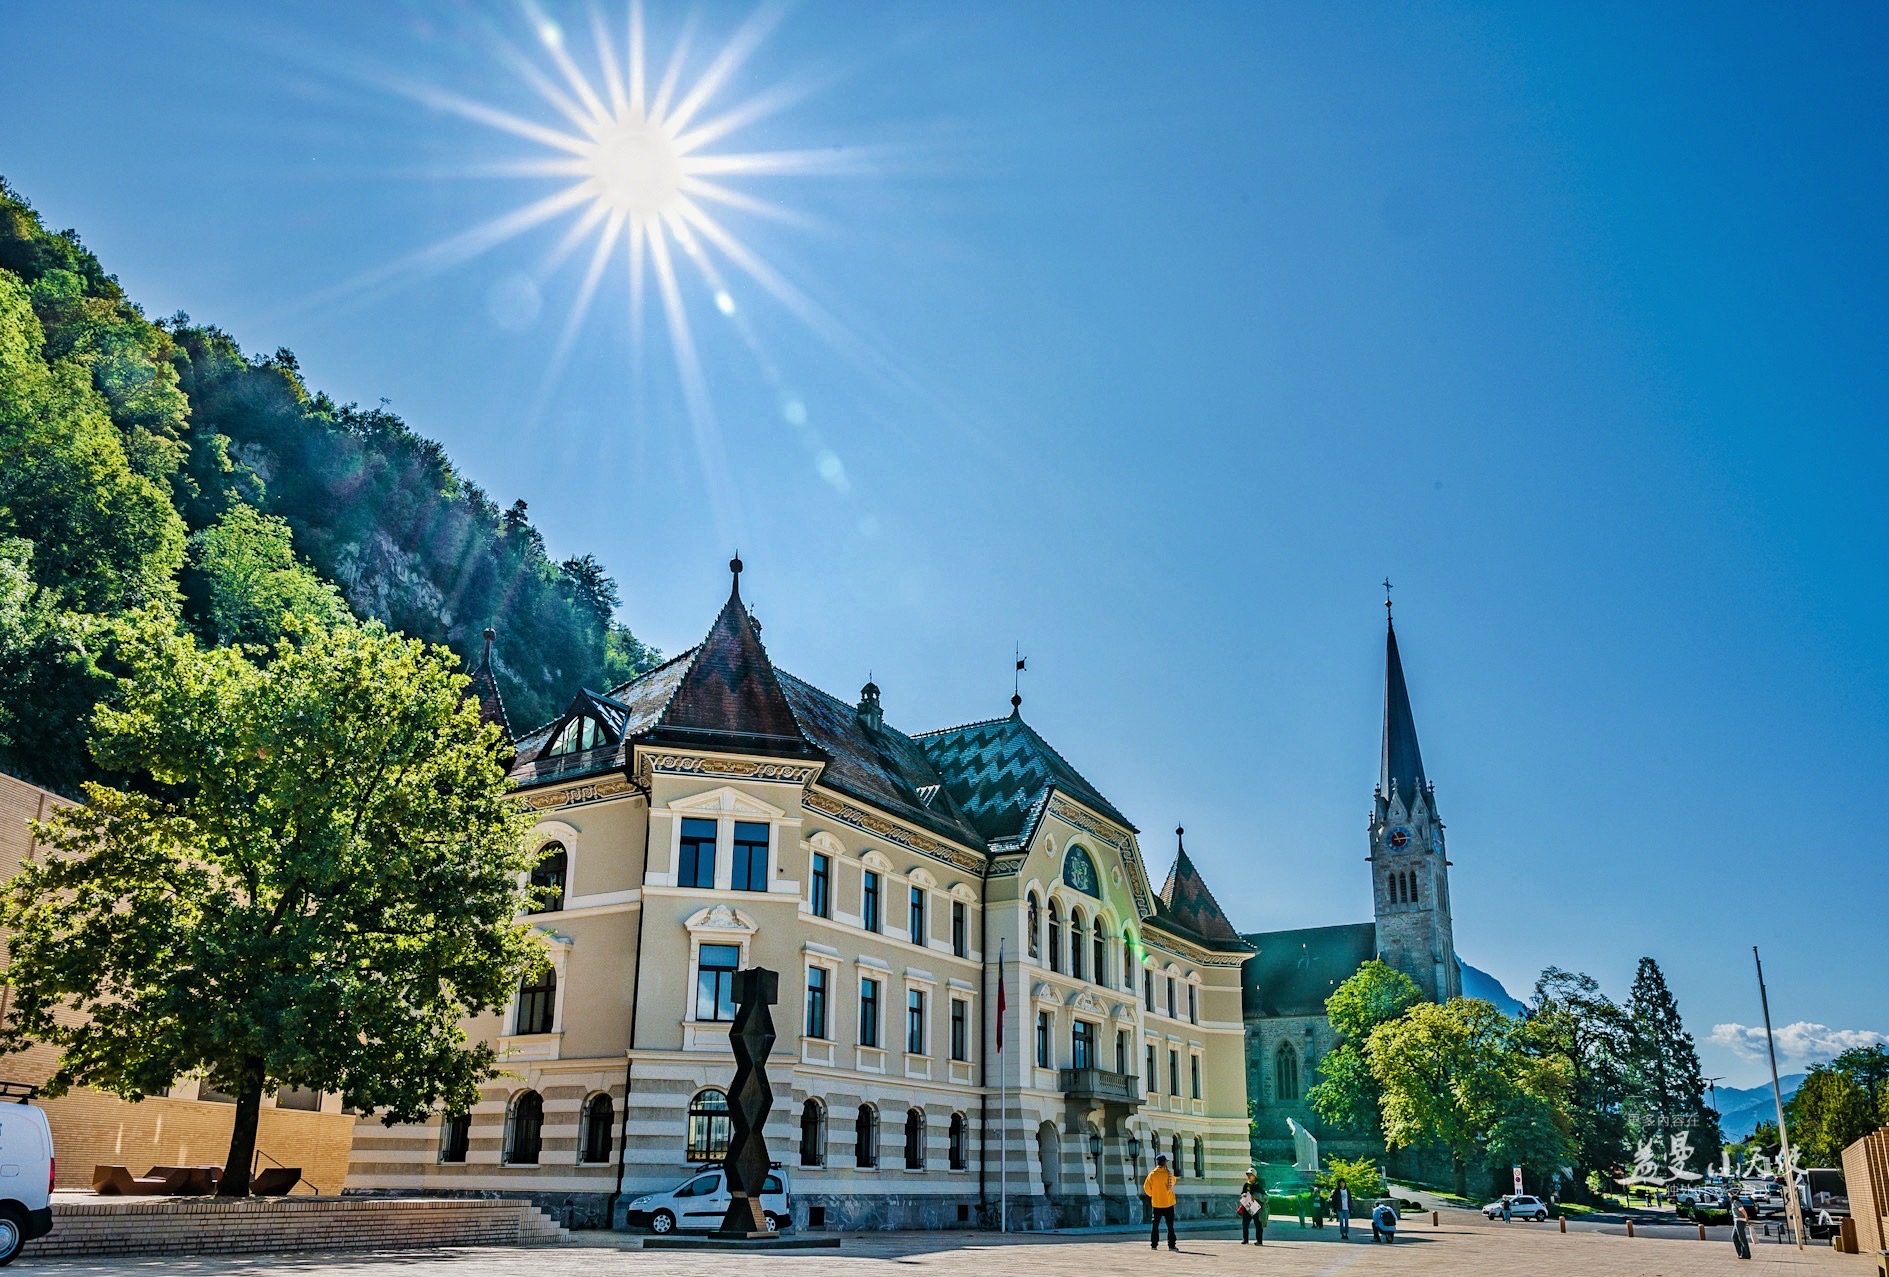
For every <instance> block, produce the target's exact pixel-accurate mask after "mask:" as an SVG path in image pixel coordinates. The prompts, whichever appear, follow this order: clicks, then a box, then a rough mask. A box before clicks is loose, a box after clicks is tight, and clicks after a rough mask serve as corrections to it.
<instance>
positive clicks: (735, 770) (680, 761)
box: [642, 754, 819, 785]
mask: <svg viewBox="0 0 1889 1277" xmlns="http://www.w3.org/2000/svg"><path fill="white" fill-rule="evenodd" d="M642 770H643V774H644V775H645V776H647V775H649V774H650V773H651V772H662V773H663V774H665V775H672V776H716V777H724V778H732V779H736V780H772V781H780V782H783V783H785V784H789V785H804V784H806V783H807V782H808V781H809V780H811V779H812V778H813V774H814V772H816V771H817V770H819V769H818V768H816V767H812V766H809V765H807V764H806V763H774V762H758V761H756V760H754V759H751V758H704V757H701V756H700V755H696V754H645V755H643V758H642Z"/></svg>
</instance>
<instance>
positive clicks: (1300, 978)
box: [1240, 922, 1377, 1016]
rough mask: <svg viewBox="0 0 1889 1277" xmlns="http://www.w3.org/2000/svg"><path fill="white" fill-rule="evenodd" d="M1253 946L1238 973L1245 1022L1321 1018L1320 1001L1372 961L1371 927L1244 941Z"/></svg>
mask: <svg viewBox="0 0 1889 1277" xmlns="http://www.w3.org/2000/svg"><path fill="white" fill-rule="evenodd" d="M1245 940H1246V942H1247V943H1248V944H1250V945H1252V946H1253V956H1252V957H1251V958H1249V959H1247V962H1246V966H1245V967H1244V968H1243V969H1242V971H1241V973H1240V992H1241V1000H1242V1002H1243V1004H1244V1006H1245V1012H1246V1014H1247V1015H1249V1016H1270V1015H1324V1014H1325V999H1326V998H1329V997H1330V996H1331V995H1332V991H1333V990H1334V989H1336V988H1337V987H1338V986H1339V985H1341V984H1343V983H1344V982H1345V981H1346V980H1349V979H1350V978H1351V977H1352V976H1353V975H1355V974H1357V970H1358V968H1359V967H1361V966H1363V965H1364V964H1365V963H1366V962H1368V961H1370V960H1371V959H1372V958H1375V957H1376V956H1377V924H1376V923H1374V922H1354V923H1347V924H1345V925H1343V926H1337V927H1307V928H1305V929H1303V930H1299V931H1265V932H1260V933H1257V934H1253V935H1248V936H1246V937H1245Z"/></svg>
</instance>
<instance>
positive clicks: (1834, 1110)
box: [1784, 1053, 1880, 1167]
mask: <svg viewBox="0 0 1889 1277" xmlns="http://www.w3.org/2000/svg"><path fill="white" fill-rule="evenodd" d="M1846 1054H1847V1053H1846ZM1784 1117H1785V1121H1786V1123H1787V1125H1788V1126H1789V1128H1790V1132H1791V1144H1792V1146H1793V1147H1795V1148H1796V1149H1797V1160H1798V1165H1799V1166H1803V1167H1811V1166H1841V1165H1843V1150H1844V1149H1846V1148H1848V1147H1849V1146H1850V1145H1851V1144H1854V1143H1855V1142H1856V1141H1857V1140H1860V1139H1862V1138H1863V1136H1865V1135H1867V1134H1869V1133H1870V1132H1871V1131H1873V1130H1875V1129H1876V1127H1877V1126H1878V1125H1879V1124H1880V1121H1879V1114H1878V1111H1877V1107H1876V1105H1875V1104H1873V1103H1871V1102H1870V1098H1869V1091H1868V1090H1867V1089H1866V1087H1865V1086H1864V1085H1863V1084H1862V1083H1861V1082H1858V1081H1857V1079H1856V1076H1855V1075H1854V1074H1853V1073H1851V1072H1850V1071H1849V1070H1848V1069H1845V1068H1840V1067H1838V1066H1837V1065H1836V1064H1835V1063H1831V1064H1815V1065H1812V1066H1811V1069H1810V1072H1809V1073H1807V1074H1805V1075H1804V1081H1803V1083H1802V1084H1801V1085H1800V1086H1799V1087H1798V1088H1797V1094H1795V1095H1793V1096H1791V1098H1790V1099H1788V1100H1786V1101H1785V1102H1784Z"/></svg>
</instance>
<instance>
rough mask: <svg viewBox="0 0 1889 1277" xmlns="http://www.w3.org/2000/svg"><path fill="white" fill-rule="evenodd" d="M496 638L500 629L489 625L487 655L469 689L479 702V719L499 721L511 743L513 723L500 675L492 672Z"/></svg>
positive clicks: (475, 671) (474, 671)
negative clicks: (499, 682)
mask: <svg viewBox="0 0 1889 1277" xmlns="http://www.w3.org/2000/svg"><path fill="white" fill-rule="evenodd" d="M496 638H498V631H497V630H494V629H491V628H490V627H488V628H487V629H486V631H485V655H484V656H483V657H481V658H480V660H479V668H477V669H475V670H473V671H472V686H471V687H470V688H468V689H467V690H468V691H470V692H471V693H472V698H473V699H474V700H476V701H478V702H479V721H480V722H483V723H497V724H498V729H499V730H500V731H501V732H504V733H505V743H506V744H507V745H510V744H511V740H512V725H511V723H510V721H509V720H507V719H506V717H505V701H504V699H503V698H502V697H500V696H499V693H498V677H497V675H495V674H494V673H493V672H492V642H493V640H494V639H496Z"/></svg>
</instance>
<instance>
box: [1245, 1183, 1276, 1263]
mask: <svg viewBox="0 0 1889 1277" xmlns="http://www.w3.org/2000/svg"><path fill="white" fill-rule="evenodd" d="M1239 1216H1240V1245H1242V1246H1244V1245H1246V1241H1247V1237H1248V1236H1249V1235H1250V1236H1251V1237H1252V1241H1253V1244H1254V1245H1255V1246H1264V1245H1265V1244H1266V1221H1267V1220H1268V1219H1271V1218H1272V1209H1271V1204H1270V1203H1269V1202H1268V1201H1267V1200H1266V1183H1265V1181H1264V1180H1262V1179H1260V1177H1259V1171H1258V1170H1257V1169H1256V1168H1248V1170H1247V1172H1246V1182H1245V1183H1244V1184H1241V1185H1240V1204H1239Z"/></svg>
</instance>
